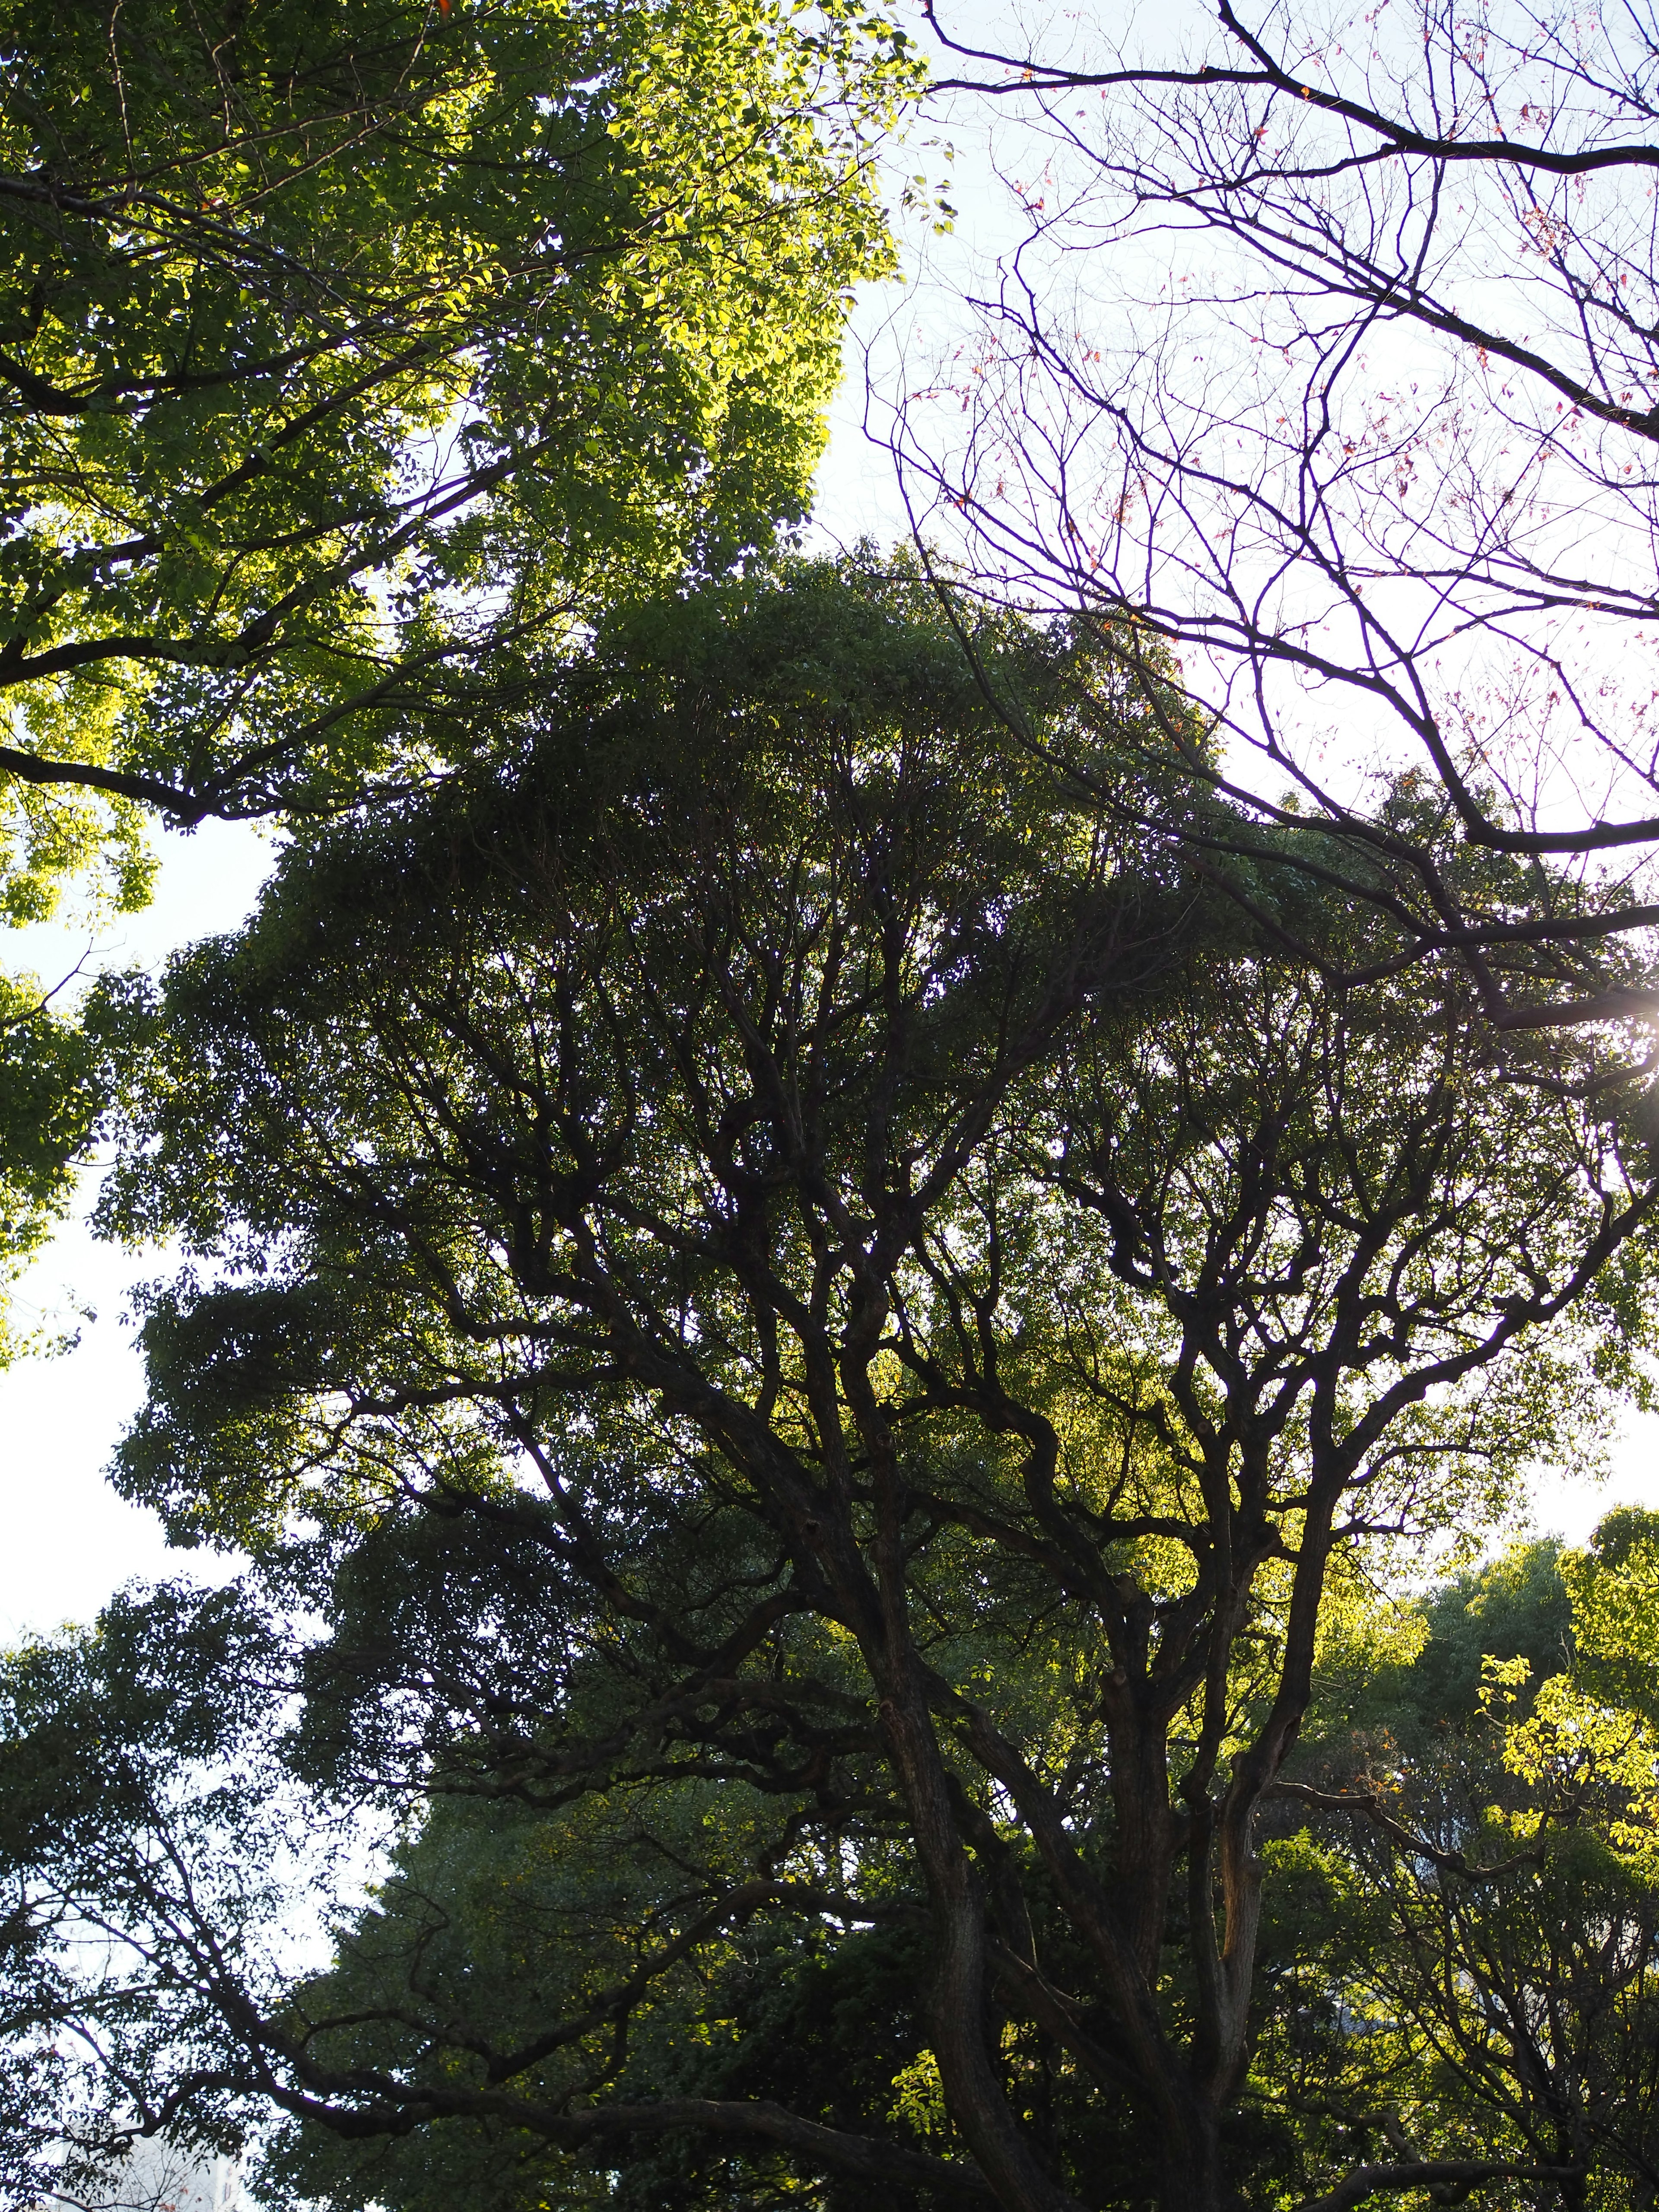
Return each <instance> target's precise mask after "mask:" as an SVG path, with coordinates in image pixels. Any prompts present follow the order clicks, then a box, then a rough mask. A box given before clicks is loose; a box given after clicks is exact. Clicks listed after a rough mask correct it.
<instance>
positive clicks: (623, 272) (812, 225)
mask: <svg viewBox="0 0 1659 2212" xmlns="http://www.w3.org/2000/svg"><path fill="white" fill-rule="evenodd" d="M4 48H5V54H6V61H5V73H4V94H3V112H0V129H3V132H4V138H5V143H4V154H3V160H0V176H3V185H0V208H3V215H0V252H3V254H4V256H5V260H6V264H7V265H6V269H5V273H4V276H3V278H0V290H3V295H4V297H5V299H6V301H7V302H8V304H7V306H6V307H5V310H4V313H3V319H0V392H3V399H0V446H3V453H4V462H3V466H4V471H5V476H6V481H7V484H8V487H9V489H8V495H7V515H8V521H7V528H6V533H5V537H4V539H3V542H0V592H3V603H0V604H3V611H0V684H3V686H4V687H5V689H6V690H7V692H8V694H9V702H10V705H11V709H12V718H13V720H12V732H11V735H10V738H9V742H8V743H7V744H6V745H5V746H4V747H3V748H0V769H4V770H5V772H6V773H7V775H8V776H9V778H11V779H14V780H15V781H21V784H22V785H24V786H26V787H43V786H52V787H69V788H70V789H71V790H79V791H82V792H86V791H92V792H100V793H106V794H109V795H110V796H111V797H112V799H114V800H116V801H118V802H119V801H123V800H125V801H130V802H136V803H137V804H138V805H142V806H145V807H154V808H159V809H161V811H163V812H164V813H165V814H167V816H168V817H170V818H172V819H173V820H174V821H177V822H180V823H186V824H189V823H196V822H199V821H201V820H203V819H204V817H208V816H210V815H220V816H228V817H237V816H246V815H251V814H258V813H262V812H269V811H279V810H282V809H285V808H291V807H301V808H304V807H307V806H314V805H325V806H326V805H333V804H337V803H339V802H340V801H341V800H342V799H351V798H353V797H355V796H356V795H357V794H358V793H360V792H361V791H362V787H363V785H364V781H365V779H372V778H374V776H376V775H392V776H393V777H394V779H395V778H397V777H403V778H405V779H406V778H407V777H408V776H410V775H419V774H421V773H422V771H423V770H426V769H430V768H431V767H433V766H434V765H436V764H441V763H444V762H446V761H449V760H453V758H454V757H456V756H457V755H458V754H464V753H465V752H466V751H467V750H470V749H471V747H472V746H474V745H475V744H477V742H478V741H479V733H480V731H481V730H482V729H484V728H486V727H487V726H488V724H489V715H490V714H491V712H492V711H493V710H494V709H495V708H498V707H499V702H500V700H501V698H502V697H503V696H511V695H512V692H513V687H514V685H515V684H517V683H520V682H521V681H523V680H524V672H525V669H526V660H527V659H528V658H533V654H534V651H535V649H536V648H537V647H538V646H540V645H544V644H546V643H547V642H548V641H556V640H557V639H558V638H559V637H560V636H561V635H562V625H564V624H567V623H568V621H569V620H570V618H571V617H573V616H579V615H586V613H588V612H591V611H592V607H593V605H594V604H595V601H596V596H597V597H601V598H602V597H603V596H605V595H606V594H608V593H610V594H614V593H615V592H618V591H621V590H626V589H628V588H634V589H638V588H640V587H641V586H647V585H651V584H659V583H661V582H663V581H665V580H669V579H671V578H673V577H675V576H677V575H678V574H681V573H682V572H683V571H684V570H685V569H687V568H690V569H691V570H692V571H694V572H695V571H696V570H697V569H698V568H705V569H706V568H710V567H712V568H715V569H718V568H720V567H722V566H724V565H725V564H726V562H729V561H731V560H732V558H734V557H736V556H738V555H739V554H741V553H743V552H744V550H749V549H752V548H754V547H756V546H757V545H761V544H766V543H768V542H769V539H770V538H771V535H772V533H773V532H774V531H775V529H776V527H777V526H779V524H780V523H781V522H787V521H788V520H793V519H795V518H798V517H799V515H800V514H801V513H803V512H804V510H805V505H806V501H807V494H808V485H809V481H810V476H811V468H812V465H813V464H814V462H815V460H816V459H817V453H818V449H819V446H820V443H821V441H822V437H823V428H822V422H821V413H822V409H823V403H824V400H825V398H826V397H827V395H828V392H829V389H830V388H831V386H832V384H833V381H834V380H835V376H836V368H837V351H838V344H839V337H840V325H841V317H842V306H843V301H844V295H845V294H846V292H847V289H848V286H849V284H850V283H852V282H853V280H854V278H855V277H857V276H861V275H865V274H867V273H869V272H871V271H872V270H874V269H877V268H879V267H881V266H883V265H884V261H885V257H886V252H887V247H886V244H885V239H884V229H883V224H882V218H881V214H880V210H879V209H878V205H877V204H876V202H875V199H874V197H873V195H872V190H871V186H870V181H869V179H868V176H867V173H866V159H865V157H866V141H867V137H868V134H869V133H870V132H871V131H872V130H874V129H875V128H877V127H878V125H879V122H880V120H881V118H883V117H884V115H885V114H886V113H887V112H888V111H889V109H890V106H891V104H892V102H893V101H894V100H896V99H897V98H899V97H900V96H902V93H903V91H904V89H905V88H906V86H907V84H908V81H909V80H908V65H907V64H906V63H905V62H904V60H903V59H902V40H898V41H896V42H894V41H890V40H889V39H888V38H887V35H886V33H884V30H883V29H882V28H881V27H880V26H878V25H877V24H875V23H874V22H873V21H872V22H870V23H863V22H861V21H858V20H855V18H854V15H851V14H849V13H848V12H847V11H845V10H842V9H839V8H837V7H836V5H834V4H831V5H830V6H829V7H828V8H826V9H819V10H817V11H816V12H815V13H814V15H812V16H811V18H810V19H804V18H796V17H790V18H788V19H787V20H786V19H784V18H782V17H781V16H780V15H778V14H777V13H776V11H775V10H773V11H769V10H768V9H765V8H763V7H760V6H755V7H748V6H745V5H743V4H740V0H739V4H737V5H732V4H722V5H721V6H720V7H713V6H708V5H702V4H700V3H699V0H689V4H678V3H677V0H665V4H663V5H652V4H643V5H635V6H629V5H615V6H608V7H598V8H584V9H581V10H580V11H577V12H574V13H573V12H572V11H570V10H569V9H564V8H562V7H557V6H552V5H542V4H531V5H524V4H520V0H513V4H510V5H508V4H503V3H502V0H467V3H466V4H462V5H459V6H454V7H451V6H449V5H447V4H445V5H443V6H441V9H440V10H439V12H438V13H437V14H434V13H433V11H432V10H431V9H430V8H428V7H427V6H425V5H423V4H421V5H416V4H410V0H276V4H271V5H265V6H262V7H260V8H258V9H246V8H245V7H243V6H240V5H239V4H230V0H224V4H221V5H217V6H213V7H208V8H202V7H197V6H190V7H184V6H176V5H174V4H173V0H131V4H128V5H125V6H123V7H122V8H120V9H117V10H116V11H115V12H114V13H113V14H100V13H99V12H97V11H95V10H93V11H88V10H86V9H64V10H60V11H58V12H57V13H56V14H53V13H52V12H50V11H45V12H43V11H42V10H40V9H36V8H26V7H21V6H14V7H12V8H10V9H8V11H7V19H6V24H5V40H4Z"/></svg>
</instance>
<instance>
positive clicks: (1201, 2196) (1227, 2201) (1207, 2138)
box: [1158, 2103, 1243, 2212]
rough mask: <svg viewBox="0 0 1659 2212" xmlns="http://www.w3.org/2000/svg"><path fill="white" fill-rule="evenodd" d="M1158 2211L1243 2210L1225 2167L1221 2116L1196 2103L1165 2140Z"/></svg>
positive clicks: (1160, 2169)
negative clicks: (1222, 2150)
mask: <svg viewBox="0 0 1659 2212" xmlns="http://www.w3.org/2000/svg"><path fill="white" fill-rule="evenodd" d="M1158 2212H1243V2198H1242V2197H1240V2196H1239V2194H1238V2191H1237V2190H1236V2189H1235V2188H1233V2186H1232V2185H1231V2183H1230V2182H1229V2181H1228V2179H1227V2178H1226V2174H1225V2172H1224V2170H1223V2165H1222V2155H1221V2130H1220V2125H1219V2115H1218V2114H1217V2113H1216V2112H1212V2111H1211V2110H1209V2109H1208V2108H1206V2106H1201V2105H1199V2104H1197V2103H1194V2105H1193V2106H1191V2107H1190V2108H1189V2109H1188V2112H1185V2113H1184V2114H1183V2115H1182V2119H1181V2121H1180V2122H1179V2123H1177V2124H1176V2125H1174V2126H1172V2127H1170V2129H1169V2130H1168V2131H1167V2132H1166V2134H1165V2136H1164V2155H1163V2159H1162V2160H1161V2163H1160V2167H1159V2172H1158Z"/></svg>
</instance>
